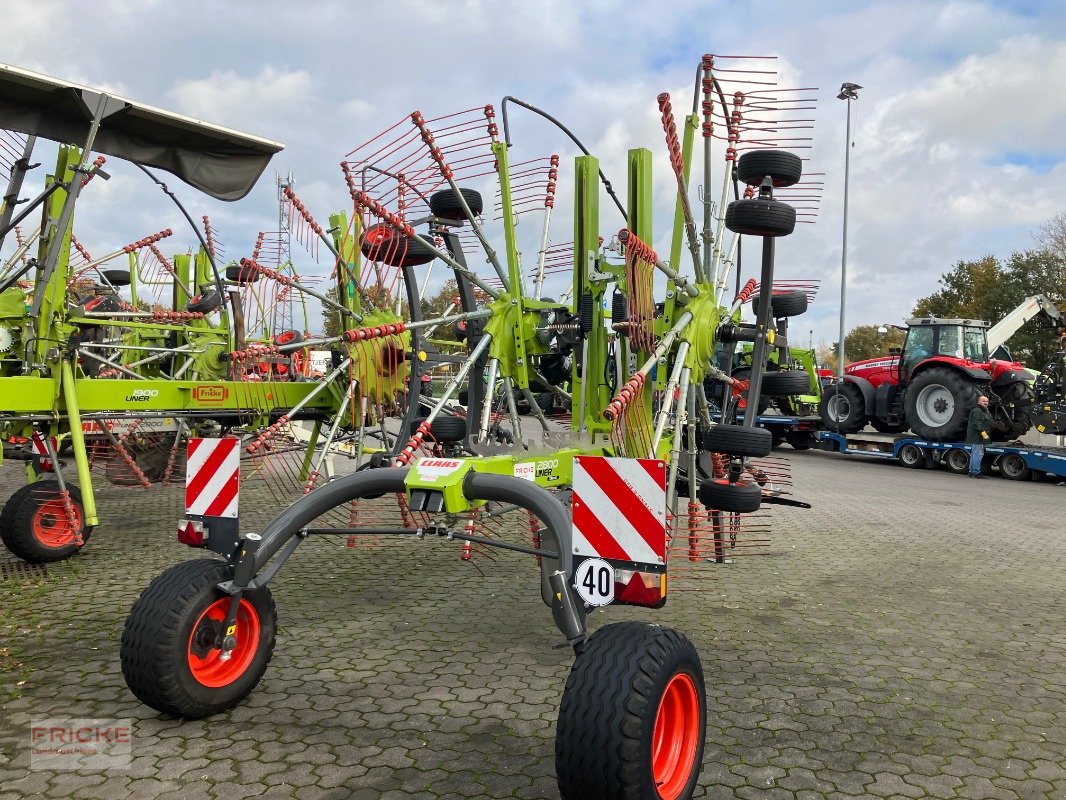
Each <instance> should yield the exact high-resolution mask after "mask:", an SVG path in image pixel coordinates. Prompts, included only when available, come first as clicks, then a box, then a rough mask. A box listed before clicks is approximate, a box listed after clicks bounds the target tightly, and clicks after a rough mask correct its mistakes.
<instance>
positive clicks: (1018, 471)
mask: <svg viewBox="0 0 1066 800" xmlns="http://www.w3.org/2000/svg"><path fill="white" fill-rule="evenodd" d="M999 474H1000V475H1002V476H1003V477H1004V478H1006V479H1007V480H1009V481H1027V480H1029V478H1030V477H1031V476H1032V470H1031V469H1029V465H1028V464H1026V463H1025V459H1024V458H1022V457H1021V456H1020V455H1017V454H1016V453H1006V454H1005V455H1003V457H1002V458H1000V459H999Z"/></svg>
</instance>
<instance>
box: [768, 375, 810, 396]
mask: <svg viewBox="0 0 1066 800" xmlns="http://www.w3.org/2000/svg"><path fill="white" fill-rule="evenodd" d="M810 391H811V377H810V376H809V375H808V374H807V373H806V372H804V371H803V370H801V369H783V370H779V371H777V372H774V371H768V372H764V373H763V376H762V386H761V387H760V388H759V393H760V394H762V395H764V396H767V397H787V396H789V395H794V394H808V393H809V392H810Z"/></svg>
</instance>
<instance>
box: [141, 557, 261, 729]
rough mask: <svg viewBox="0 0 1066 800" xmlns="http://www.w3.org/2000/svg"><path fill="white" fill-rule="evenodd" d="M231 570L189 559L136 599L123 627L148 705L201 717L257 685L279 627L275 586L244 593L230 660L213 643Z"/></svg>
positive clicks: (222, 564)
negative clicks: (224, 584) (222, 585)
mask: <svg viewBox="0 0 1066 800" xmlns="http://www.w3.org/2000/svg"><path fill="white" fill-rule="evenodd" d="M232 573H233V568H232V567H231V566H230V565H229V564H228V563H226V562H225V561H218V560H216V559H211V558H208V559H198V560H196V561H186V562H185V563H183V564H177V565H176V566H173V567H171V568H170V569H168V570H167V571H166V572H164V573H162V574H161V575H159V577H157V578H156V579H155V580H154V581H152V582H151V583H150V584H149V585H148V588H147V589H145V590H144V591H143V592H142V593H141V596H140V597H139V598H138V599H137V602H136V603H134V605H133V609H132V610H131V611H130V615H129V618H128V619H127V620H126V627H125V629H124V630H123V632H122V648H121V661H122V675H123V677H125V679H126V685H127V686H129V688H130V691H132V692H133V694H135V695H136V696H137V699H138V700H140V701H141V702H142V703H144V704H146V705H148V706H151V707H152V708H154V709H155V710H156V711H161V712H162V713H164V714H170V715H172V716H175V717H184V718H186V719H198V718H200V717H206V716H210V715H211V714H216V713H218V712H220V711H225V710H226V709H228V708H232V707H233V706H235V705H237V704H238V703H239V702H241V700H243V699H244V698H245V697H247V696H248V694H249V693H250V692H251V691H252V689H254V688H255V686H256V684H258V683H259V680H260V678H262V677H263V673H264V672H266V668H267V664H268V663H269V662H270V656H271V654H272V653H273V652H274V637H275V633H276V629H277V612H276V610H275V608H274V598H273V597H271V595H270V590H269V589H267V588H266V587H263V588H261V589H254V590H250V591H246V592H244V594H243V595H242V596H241V601H240V606H239V608H238V611H237V622H236V627H237V630H236V633H235V635H236V637H237V646H236V647H235V648H234V649H233V651H232V653H231V656H230V658H229V659H227V660H225V661H223V660H222V659H221V658H220V656H221V654H222V651H221V650H219V649H217V648H215V647H213V643H214V641H215V638H216V636H218V635H220V634H221V633H223V632H222V630H221V627H222V623H223V621H224V620H225V618H226V611H227V610H228V608H229V602H230V600H229V597H228V596H227V595H224V594H223V593H222V592H221V591H220V590H219V589H218V586H217V585H218V584H219V583H221V582H222V581H225V580H228V579H229V578H230V577H232Z"/></svg>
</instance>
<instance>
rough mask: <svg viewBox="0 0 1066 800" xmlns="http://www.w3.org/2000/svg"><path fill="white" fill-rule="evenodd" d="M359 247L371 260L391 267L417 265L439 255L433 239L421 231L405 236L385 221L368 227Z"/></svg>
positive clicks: (426, 262)
mask: <svg viewBox="0 0 1066 800" xmlns="http://www.w3.org/2000/svg"><path fill="white" fill-rule="evenodd" d="M359 249H360V250H361V251H362V253H363V255H364V256H366V257H367V258H369V259H370V260H371V261H380V262H381V263H382V264H387V265H388V266H390V267H417V266H419V265H420V264H428V263H429V262H430V261H432V260H433V259H435V258H436V257H437V254H436V252H435V250H434V245H433V240H432V239H429V238H427V237H425V236H423V235H422V234H420V233H416V234H415V235H414V236H410V237H408V236H404V235H403V234H402V233H400V232H399V231H397V230H395V229H394V228H393V227H392V226H391V225H389V224H388V223H385V222H379V223H378V224H377V225H371V226H370V227H369V228H367V229H366V232H365V233H363V241H362V244H360V245H359Z"/></svg>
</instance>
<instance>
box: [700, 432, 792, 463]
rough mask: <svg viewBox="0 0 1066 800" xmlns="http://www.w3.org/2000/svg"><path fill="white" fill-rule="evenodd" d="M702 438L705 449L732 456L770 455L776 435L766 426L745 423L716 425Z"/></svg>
mask: <svg viewBox="0 0 1066 800" xmlns="http://www.w3.org/2000/svg"><path fill="white" fill-rule="evenodd" d="M701 438H702V439H703V442H702V445H703V449H704V450H710V451H711V452H712V453H725V454H727V455H731V456H756V457H762V456H768V455H770V451H771V450H772V449H773V446H774V436H773V434H772V433H770V431H768V430H767V429H766V428H746V427H744V426H743V425H715V426H714V427H713V428H711V429H709V430H707V431H705V432H704V433H703V436H702V437H701Z"/></svg>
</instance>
